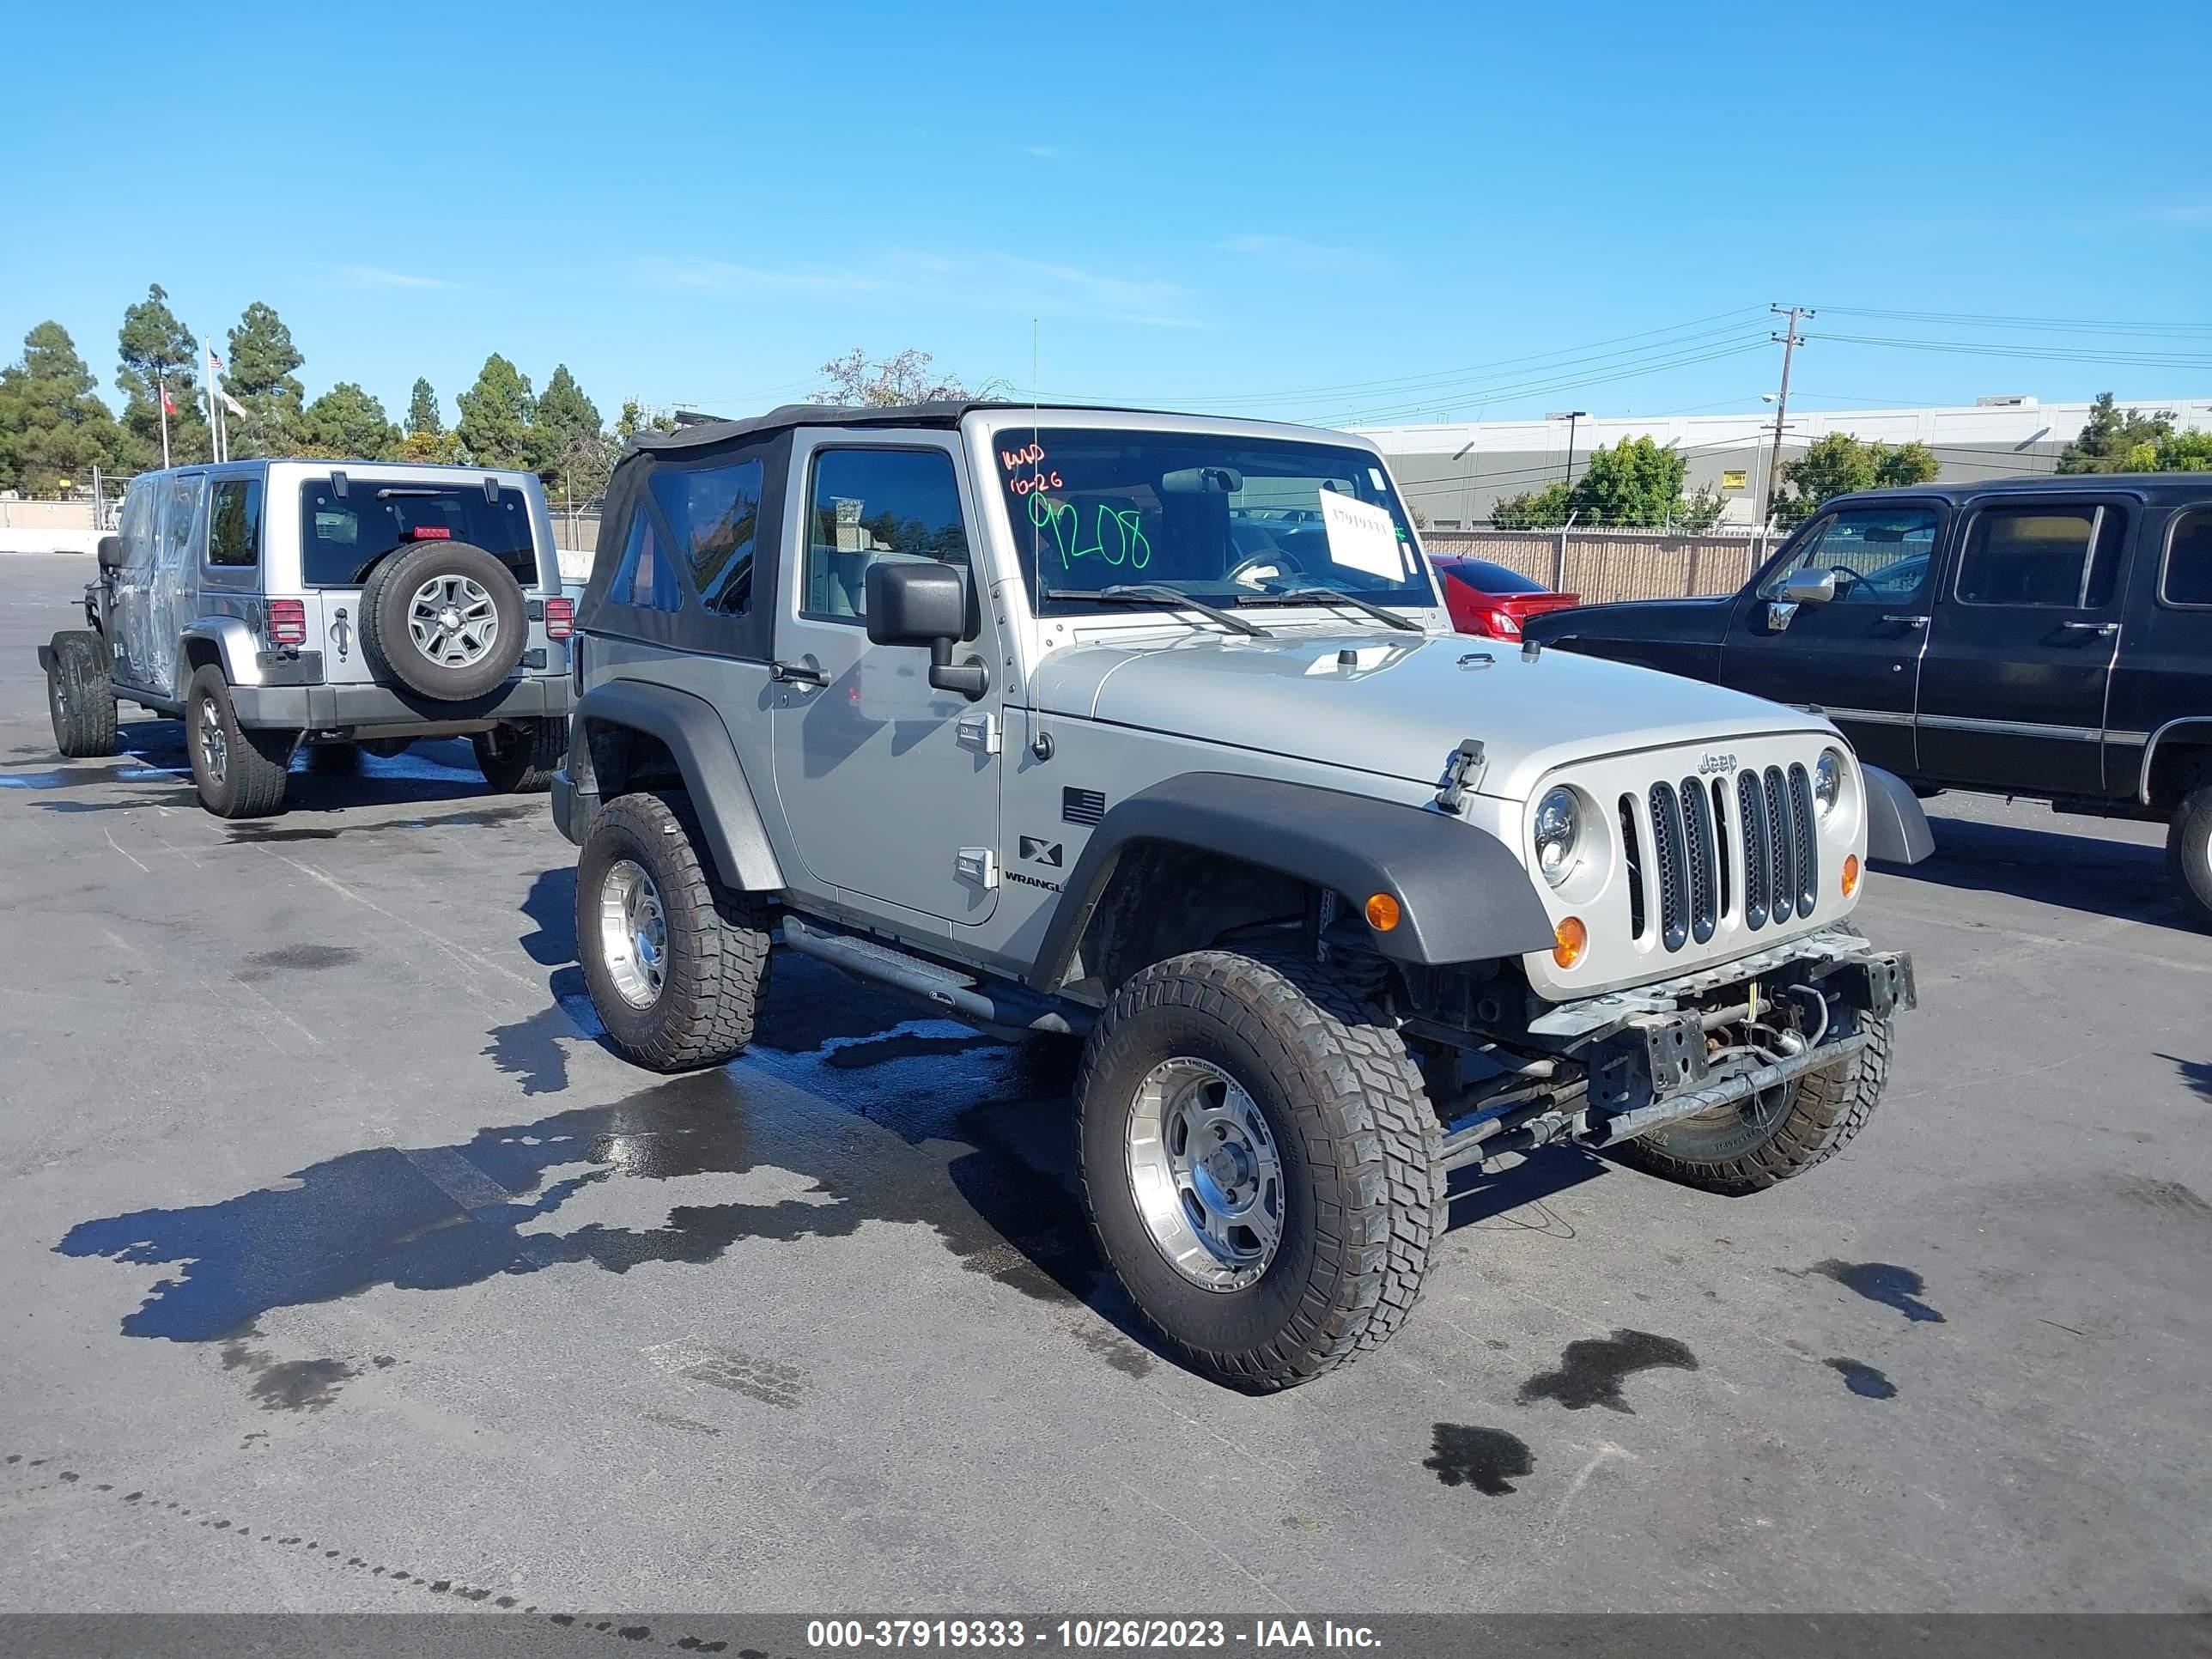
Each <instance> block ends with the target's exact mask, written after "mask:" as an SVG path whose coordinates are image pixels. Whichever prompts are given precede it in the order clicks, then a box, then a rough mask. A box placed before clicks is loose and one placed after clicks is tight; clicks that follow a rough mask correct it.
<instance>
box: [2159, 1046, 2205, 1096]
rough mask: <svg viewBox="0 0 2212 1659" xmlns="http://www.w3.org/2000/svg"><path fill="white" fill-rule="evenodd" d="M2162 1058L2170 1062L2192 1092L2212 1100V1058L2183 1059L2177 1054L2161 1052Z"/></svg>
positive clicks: (2160, 1056)
mask: <svg viewBox="0 0 2212 1659" xmlns="http://www.w3.org/2000/svg"><path fill="white" fill-rule="evenodd" d="M2159 1058H2160V1060H2166V1061H2167V1062H2169V1063H2170V1064H2171V1065H2172V1067H2173V1069H2174V1071H2175V1072H2176V1073H2178V1074H2179V1076H2180V1079H2181V1080H2182V1081H2183V1082H2184V1083H2185V1084H2187V1085H2189V1088H2190V1091H2191V1092H2192V1093H2194V1094H2197V1095H2201V1096H2203V1097H2204V1098H2205V1099H2206V1100H2212V1060H2183V1059H2181V1058H2180V1057H2179V1055H2176V1054H2160V1055H2159Z"/></svg>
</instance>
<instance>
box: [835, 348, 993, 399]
mask: <svg viewBox="0 0 2212 1659" xmlns="http://www.w3.org/2000/svg"><path fill="white" fill-rule="evenodd" d="M936 361H937V360H936V359H935V358H934V357H933V356H931V355H930V354H929V353H928V352H927V351H922V350H919V349H916V348H915V347H913V346H908V348H907V349H905V350H904V351H901V352H898V353H896V354H895V355H893V356H889V357H885V358H883V359H881V360H880V361H878V360H872V359H871V358H870V357H869V356H868V354H867V353H866V351H864V350H862V349H860V347H859V346H854V348H853V349H851V350H850V351H848V352H847V353H846V354H845V355H844V356H842V357H833V358H831V359H830V360H829V362H826V363H824V364H823V365H822V367H821V368H820V370H819V371H818V372H819V373H820V374H821V375H822V377H823V379H824V380H827V381H828V382H829V384H828V385H826V386H822V387H821V388H820V389H818V390H817V392H815V393H814V396H813V401H814V402H816V403H817V404H845V405H846V406H848V408H865V409H880V408H883V407H884V406H885V405H887V404H926V403H934V402H937V401H939V399H951V400H952V401H954V402H964V401H965V400H967V399H968V398H988V397H990V396H992V395H993V394H994V393H995V392H1002V391H1004V390H1006V383H1005V382H1004V381H1002V380H987V381H985V382H984V383H983V384H982V385H981V386H978V387H977V388H976V389H975V390H974V391H972V392H971V391H969V389H968V387H967V386H965V385H964V384H963V383H962V381H961V379H960V377H959V376H958V375H957V374H939V372H938V371H937V370H936V369H935V368H933V367H931V365H932V364H933V363H934V362H936Z"/></svg>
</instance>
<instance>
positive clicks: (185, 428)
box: [115, 283, 209, 467]
mask: <svg viewBox="0 0 2212 1659" xmlns="http://www.w3.org/2000/svg"><path fill="white" fill-rule="evenodd" d="M199 355H200V349H199V344H198V343H197V341H195V340H194V339H193V338H192V334H191V330H190V329H188V328H186V327H185V325H184V324H182V323H181V322H179V321H178V320H177V314H176V313H174V312H173V311H171V310H170V309H169V296H168V295H167V293H166V292H165V291H164V290H163V289H162V287H161V284H160V283H153V284H152V285H150V286H149V288H148V289H147V290H146V297H145V298H144V299H143V300H141V301H139V302H138V303H137V305H135V306H132V307H130V308H129V309H128V310H126V311H125V312H124V313H123V326H122V328H121V329H120V330H118V331H117V334H116V356H118V358H120V359H121V361H122V368H121V371H120V372H119V373H118V374H117V375H116V377H115V389H116V390H117V391H118V392H122V393H123V395H124V397H125V399H126V402H125V405H124V410H123V422H122V426H123V432H124V448H125V454H124V456H123V458H122V459H125V461H126V462H127V463H129V464H130V465H136V466H141V467H145V466H159V465H161V392H163V391H166V392H167V393H168V395H169V400H170V402H171V403H172V404H173V405H174V406H175V412H174V413H173V414H172V415H170V416H169V422H168V424H169V459H170V461H171V463H172V465H179V466H181V465H184V464H185V462H187V461H197V460H199V459H203V458H204V457H206V456H207V455H208V453H209V449H208V428H207V420H206V417H205V416H204V415H203V414H202V413H201V411H200V409H199V405H198V401H197V394H196V388H197V386H198V385H199V376H198V374H197V373H196V372H195V368H194V365H195V364H197V362H198V361H199Z"/></svg>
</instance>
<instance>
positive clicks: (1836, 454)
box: [1773, 432, 1942, 525]
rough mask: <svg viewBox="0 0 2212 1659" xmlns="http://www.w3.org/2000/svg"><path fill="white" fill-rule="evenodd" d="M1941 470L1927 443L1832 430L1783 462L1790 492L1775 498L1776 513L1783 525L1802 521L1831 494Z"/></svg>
mask: <svg viewBox="0 0 2212 1659" xmlns="http://www.w3.org/2000/svg"><path fill="white" fill-rule="evenodd" d="M1939 471H1942V467H1941V465H1939V464H1938V462H1937V461H1936V452H1935V451H1934V450H1932V449H1930V448H1929V447H1928V446H1927V445H1926V444H1922V443H1910V444H1885V443H1869V442H1867V441H1863V440H1862V439H1858V438H1855V437H1853V436H1852V435H1850V433H1848V432H1831V433H1830V434H1828V435H1827V436H1826V437H1825V438H1822V439H1820V441H1818V442H1816V443H1814V445H1813V447H1811V448H1809V449H1808V450H1807V451H1806V452H1805V453H1803V454H1802V455H1801V456H1799V457H1798V458H1797V459H1796V460H1794V461H1790V462H1788V463H1786V464H1784V466H1783V469H1782V478H1783V483H1784V486H1785V487H1786V488H1787V489H1789V491H1790V494H1788V495H1784V496H1781V497H1779V498H1778V500H1777V501H1775V503H1774V508H1773V511H1774V516H1775V518H1776V520H1778V521H1779V522H1780V523H1782V524H1784V525H1794V524H1802V522H1803V521H1804V520H1807V519H1808V518H1810V517H1811V516H1812V515H1813V513H1814V512H1815V511H1817V510H1818V509H1819V507H1820V505H1821V504H1822V503H1823V502H1825V501H1828V500H1829V499H1830V498H1832V497H1833V496H1837V495H1848V494H1850V492H1851V491H1853V490H1857V489H1902V488H1903V487H1905V485H1907V484H1917V483H1927V482H1928V481H1929V479H1931V478H1933V477H1935V476H1936V473H1937V472H1939Z"/></svg>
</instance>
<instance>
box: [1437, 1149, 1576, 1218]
mask: <svg viewBox="0 0 2212 1659" xmlns="http://www.w3.org/2000/svg"><path fill="white" fill-rule="evenodd" d="M1612 1168H1613V1166H1612V1165H1611V1164H1608V1163H1607V1161H1606V1160H1605V1159H1604V1158H1600V1157H1598V1156H1597V1155H1596V1154H1595V1152H1589V1151H1587V1150H1585V1149H1584V1148H1583V1147H1580V1146H1571V1145H1569V1144H1566V1143H1564V1142H1563V1143H1560V1144H1559V1145H1556V1146H1540V1147H1538V1148H1537V1149H1536V1150H1535V1151H1534V1152H1530V1153H1528V1154H1527V1155H1526V1156H1525V1157H1523V1158H1521V1159H1520V1160H1519V1161H1518V1162H1516V1163H1514V1164H1509V1165H1504V1166H1498V1165H1489V1166H1484V1167H1480V1168H1472V1167H1471V1168H1468V1169H1464V1170H1454V1171H1453V1172H1452V1177H1451V1186H1450V1189H1449V1190H1450V1200H1449V1202H1450V1216H1451V1218H1450V1220H1449V1223H1448V1224H1447V1227H1446V1231H1449V1232H1458V1231H1462V1229H1465V1228H1468V1227H1475V1228H1491V1229H1501V1228H1510V1229H1513V1230H1514V1231H1522V1232H1536V1233H1543V1234H1545V1235H1547V1237H1553V1238H1561V1239H1565V1238H1572V1237H1574V1236H1575V1230H1574V1226H1573V1224H1571V1222H1569V1221H1567V1220H1566V1219H1565V1218H1564V1217H1562V1216H1561V1215H1560V1214H1559V1212H1557V1211H1555V1210H1554V1209H1553V1208H1552V1206H1550V1205H1549V1204H1547V1202H1546V1201H1545V1200H1547V1199H1551V1198H1555V1197H1557V1196H1558V1195H1559V1194H1561V1193H1564V1192H1565V1191H1567V1190H1568V1189H1569V1188H1573V1187H1579V1186H1581V1185H1582V1184H1583V1182H1588V1181H1595V1180H1596V1179H1598V1177H1599V1176H1603V1175H1606V1174H1607V1173H1609V1172H1610V1171H1611V1170H1612Z"/></svg>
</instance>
